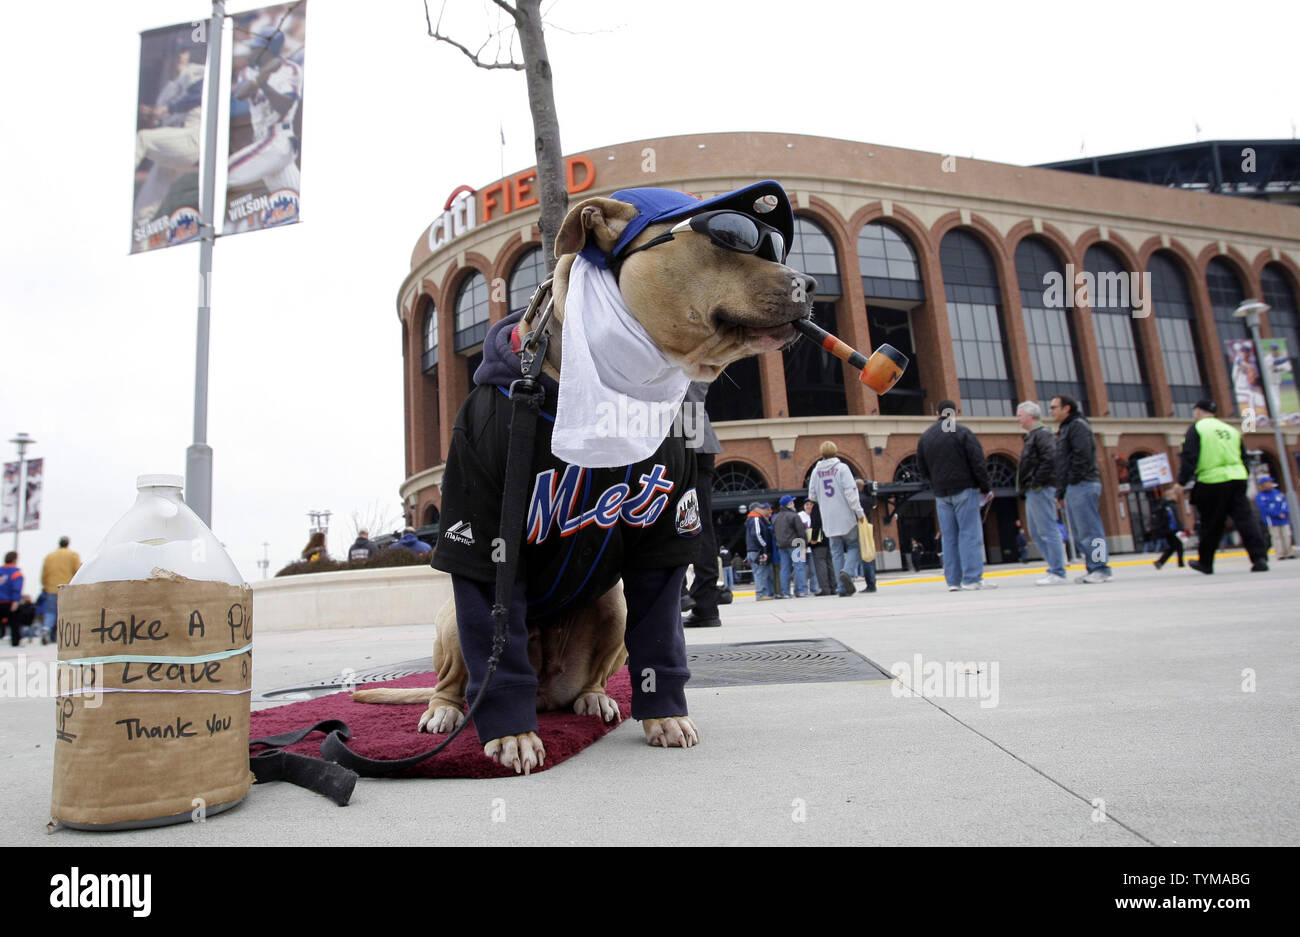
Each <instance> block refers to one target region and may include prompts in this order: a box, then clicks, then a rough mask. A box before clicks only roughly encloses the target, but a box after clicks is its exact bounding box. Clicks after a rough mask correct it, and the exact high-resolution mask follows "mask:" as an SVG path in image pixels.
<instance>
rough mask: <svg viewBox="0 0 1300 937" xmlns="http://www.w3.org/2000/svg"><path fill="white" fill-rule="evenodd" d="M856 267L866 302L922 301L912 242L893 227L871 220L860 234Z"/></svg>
mask: <svg viewBox="0 0 1300 937" xmlns="http://www.w3.org/2000/svg"><path fill="white" fill-rule="evenodd" d="M858 268H859V271H860V273H861V275H862V292H863V293H864V294H866V297H867V299H901V300H911V301H912V302H917V303H919V302H920V301H921V300H923V299H925V287H924V286H923V285H922V283H921V265H920V263H918V262H917V259H916V251H915V250H914V249H913V247H912V242H911V241H909V240H908V239H907V236H906V235H904V234H903V233H902V232H900V231H899V230H898V229H897V228H894V227H893V226H892V225H888V224H885V223H884V222H881V221H872V222H870V223H869V224H867V225H865V226H864V227H863V229H862V231H861V232H859V234H858Z"/></svg>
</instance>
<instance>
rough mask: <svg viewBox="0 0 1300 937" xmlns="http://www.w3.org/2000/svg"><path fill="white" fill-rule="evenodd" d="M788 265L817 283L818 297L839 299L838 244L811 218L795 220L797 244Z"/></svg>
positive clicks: (791, 249) (795, 243) (791, 250)
mask: <svg viewBox="0 0 1300 937" xmlns="http://www.w3.org/2000/svg"><path fill="white" fill-rule="evenodd" d="M785 262H786V265H787V266H789V267H793V268H794V269H795V270H798V271H799V272H800V273H806V274H808V275H809V276H812V277H815V278H816V279H817V295H818V296H819V297H820V296H839V295H840V293H841V292H843V290H842V289H841V287H840V267H839V263H837V262H836V260H835V244H834V242H832V241H831V238H830V235H829V234H827V233H826V232H825V231H824V230H823V229H822V226H821V225H819V224H818V223H817V222H815V221H813V220H811V219H809V218H795V220H794V241H793V243H791V245H790V254H789V256H787V257H786V260H785Z"/></svg>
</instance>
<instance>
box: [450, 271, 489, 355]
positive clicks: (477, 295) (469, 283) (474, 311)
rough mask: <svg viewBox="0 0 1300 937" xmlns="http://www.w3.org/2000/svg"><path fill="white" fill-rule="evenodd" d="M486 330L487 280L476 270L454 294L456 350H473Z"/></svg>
mask: <svg viewBox="0 0 1300 937" xmlns="http://www.w3.org/2000/svg"><path fill="white" fill-rule="evenodd" d="M487 330H488V284H487V278H486V277H485V276H483V274H481V273H479V272H478V271H477V270H476V271H474V272H473V273H471V274H470V275H469V277H467V278H466V279H465V281H464V282H463V283H461V285H460V290H459V291H458V292H457V293H456V350H457V351H464V350H465V349H466V348H473V347H474V346H475V345H477V344H478V343H479V342H481V341H483V338H484V336H486V335H487Z"/></svg>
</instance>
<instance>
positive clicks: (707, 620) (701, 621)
mask: <svg viewBox="0 0 1300 937" xmlns="http://www.w3.org/2000/svg"><path fill="white" fill-rule="evenodd" d="M682 626H683V627H685V628H721V627H722V619H721V618H719V617H718V616H717V615H697V614H695V612H691V614H689V615H687V616H686V617H685V618H683V619H682Z"/></svg>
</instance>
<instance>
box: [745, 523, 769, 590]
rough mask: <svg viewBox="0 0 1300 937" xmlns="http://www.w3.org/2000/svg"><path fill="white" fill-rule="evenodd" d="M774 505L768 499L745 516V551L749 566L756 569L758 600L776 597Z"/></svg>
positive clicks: (755, 582) (755, 583)
mask: <svg viewBox="0 0 1300 937" xmlns="http://www.w3.org/2000/svg"><path fill="white" fill-rule="evenodd" d="M771 518H772V505H770V504H768V503H767V502H766V501H764V502H762V503H760V504H756V505H754V508H753V510H751V511H750V512H749V514H748V515H747V516H746V517H745V551H746V556H748V558H749V568H750V569H752V570H753V571H754V591H755V592H756V593H757V598H758V601H760V602H762V601H764V600H765V599H774V598H776V595H775V594H774V593H773V590H772V558H773V557H774V556H775V555H776V550H775V548H774V547H773V546H772V520H771Z"/></svg>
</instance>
